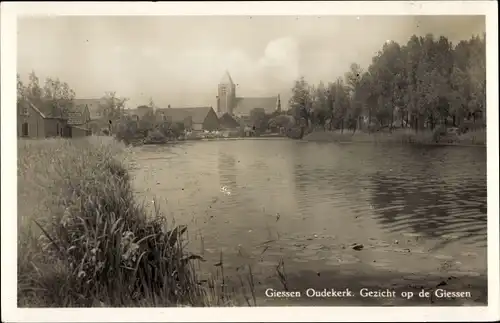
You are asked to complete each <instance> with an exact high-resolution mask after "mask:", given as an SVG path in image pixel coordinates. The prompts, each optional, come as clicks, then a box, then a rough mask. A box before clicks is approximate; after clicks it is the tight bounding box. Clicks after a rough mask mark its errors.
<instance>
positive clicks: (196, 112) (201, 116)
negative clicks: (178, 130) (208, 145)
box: [156, 107, 215, 123]
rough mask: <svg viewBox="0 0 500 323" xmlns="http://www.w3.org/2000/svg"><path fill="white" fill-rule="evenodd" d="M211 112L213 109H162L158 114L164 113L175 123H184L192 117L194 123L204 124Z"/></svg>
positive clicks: (157, 111) (157, 110)
mask: <svg viewBox="0 0 500 323" xmlns="http://www.w3.org/2000/svg"><path fill="white" fill-rule="evenodd" d="M210 110H212V107H194V108H166V109H165V108H162V109H156V114H157V115H158V114H162V113H163V115H165V116H166V117H170V118H172V121H173V122H184V120H185V119H186V118H189V117H191V119H192V120H193V123H203V122H204V121H205V118H206V117H207V115H208V113H209V112H210ZM214 113H215V112H214Z"/></svg>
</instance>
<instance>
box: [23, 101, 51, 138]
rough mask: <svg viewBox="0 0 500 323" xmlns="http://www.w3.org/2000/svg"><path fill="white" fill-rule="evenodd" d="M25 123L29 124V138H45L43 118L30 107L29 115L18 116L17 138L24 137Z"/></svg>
mask: <svg viewBox="0 0 500 323" xmlns="http://www.w3.org/2000/svg"><path fill="white" fill-rule="evenodd" d="M22 112H23V111H22V107H21V108H20V113H22ZM23 123H27V124H28V136H27V138H45V122H44V119H43V118H42V116H41V115H40V114H39V113H38V112H37V111H36V110H34V109H33V108H32V107H31V106H29V105H28V115H27V116H25V115H18V116H17V136H18V137H23V133H22V131H23Z"/></svg>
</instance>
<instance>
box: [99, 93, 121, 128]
mask: <svg viewBox="0 0 500 323" xmlns="http://www.w3.org/2000/svg"><path fill="white" fill-rule="evenodd" d="M127 101H128V99H127V98H118V97H117V96H116V92H106V93H105V94H104V96H103V97H102V100H101V102H102V103H101V104H100V106H99V109H100V110H101V111H100V112H101V113H102V115H103V116H105V118H106V119H108V120H111V121H114V120H118V119H120V118H121V116H122V115H123V109H124V108H125V103H126V102H127Z"/></svg>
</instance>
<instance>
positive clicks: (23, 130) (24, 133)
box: [22, 122, 29, 137]
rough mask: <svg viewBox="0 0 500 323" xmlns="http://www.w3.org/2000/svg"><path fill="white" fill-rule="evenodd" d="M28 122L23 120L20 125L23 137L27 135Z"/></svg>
mask: <svg viewBox="0 0 500 323" xmlns="http://www.w3.org/2000/svg"><path fill="white" fill-rule="evenodd" d="M28 130H29V129H28V123H27V122H24V123H23V126H22V136H23V137H28V135H29V134H28Z"/></svg>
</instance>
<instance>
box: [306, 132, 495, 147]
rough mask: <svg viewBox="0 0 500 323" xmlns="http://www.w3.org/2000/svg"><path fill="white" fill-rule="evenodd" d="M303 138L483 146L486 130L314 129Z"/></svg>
mask: <svg viewBox="0 0 500 323" xmlns="http://www.w3.org/2000/svg"><path fill="white" fill-rule="evenodd" d="M303 140H307V141H317V142H352V143H400V144H422V145H459V146H460V145H463V146H485V145H486V130H477V131H470V132H467V133H465V134H460V135H458V134H445V135H443V134H436V132H433V131H420V132H415V131H413V130H395V131H393V132H392V133H389V132H375V133H366V132H360V131H357V132H355V133H352V132H351V131H344V132H343V133H341V132H340V131H314V132H312V133H310V134H307V135H306V136H304V138H303Z"/></svg>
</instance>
